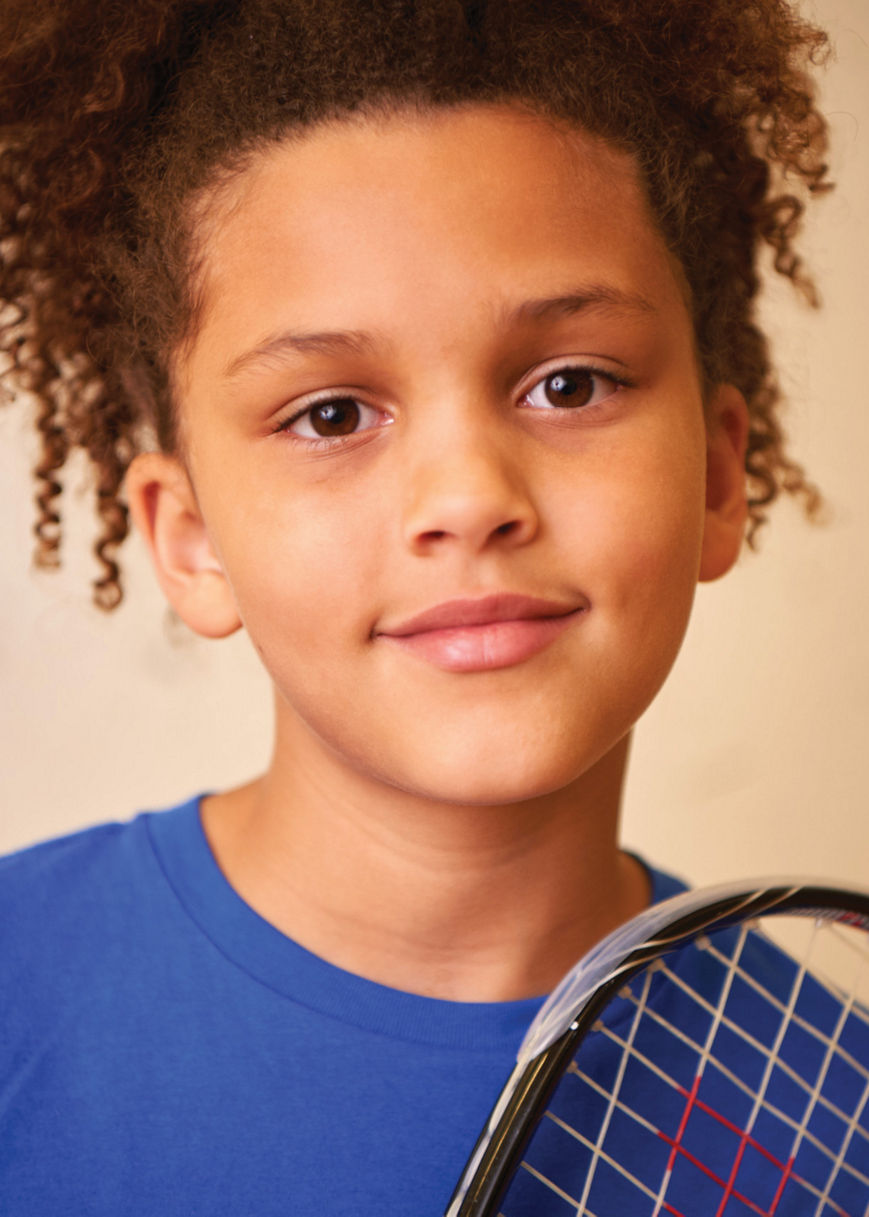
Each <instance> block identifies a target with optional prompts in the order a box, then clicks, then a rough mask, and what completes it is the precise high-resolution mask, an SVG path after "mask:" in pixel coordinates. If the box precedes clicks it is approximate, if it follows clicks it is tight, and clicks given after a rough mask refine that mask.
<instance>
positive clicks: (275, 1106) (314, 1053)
mask: <svg viewBox="0 0 869 1217" xmlns="http://www.w3.org/2000/svg"><path fill="white" fill-rule="evenodd" d="M652 878H653V887H654V891H653V898H654V899H655V900H660V899H662V898H664V897H665V896H669V895H672V894H674V893H675V892H676V891H678V890H680V885H679V884H678V883H677V882H676V881H675V880H673V879H670V878H667V877H666V876H664V875H662V874H659V873H654V872H653V875H652ZM539 1006H540V1000H538V999H530V1000H525V1001H514V1002H504V1003H457V1002H448V1001H439V1000H436V999H432V998H426V997H419V996H416V995H412V994H408V993H402V992H398V991H395V990H392V989H388V988H386V987H384V986H382V985H378V984H375V983H373V982H371V981H368V980H365V979H363V978H362V977H359V976H356V975H353V974H351V973H348V972H345V971H342V970H341V969H340V968H336V967H333V966H332V965H331V964H328V963H326V962H324V961H323V960H322V959H319V958H317V957H316V956H314V955H312V954H311V953H310V952H308V951H306V950H304V949H303V948H302V947H300V946H299V945H298V944H297V943H295V942H293V941H291V940H290V939H288V938H286V937H285V936H284V935H283V934H281V933H280V932H279V931H278V930H276V929H275V928H274V927H273V926H271V925H270V924H268V922H266V921H264V920H263V919H262V918H261V917H259V916H258V914H257V913H255V912H254V911H253V910H252V909H251V908H250V907H249V906H248V905H246V904H245V903H244V902H243V901H242V900H241V898H240V897H239V896H238V895H237V894H236V893H235V891H234V890H233V889H232V887H230V885H229V884H228V883H227V881H226V879H225V878H224V877H223V874H222V873H221V871H220V870H219V868H218V866H217V864H216V862H215V860H214V858H213V856H212V854H211V851H210V849H209V846H208V844H207V842H206V839H205V837H204V835H203V832H202V828H201V824H200V820H199V807H198V800H197V801H192V802H190V803H187V804H184V805H183V806H181V807H178V808H175V809H173V810H171V811H168V812H160V813H155V814H146V815H142V816H139V817H138V818H137V819H135V820H133V821H132V822H131V823H129V824H110V825H105V826H103V827H100V828H95V829H91V830H88V831H86V832H82V833H77V834H75V835H73V836H70V837H65V838H62V839H60V840H56V841H50V842H47V843H45V844H42V845H37V846H34V847H32V848H31V849H28V850H25V851H23V852H21V853H18V854H16V855H13V856H11V857H9V858H6V859H4V860H2V861H0V1212H2V1213H3V1214H4V1217H49V1215H50V1217H59V1215H60V1214H67V1213H75V1214H76V1217H86V1215H87V1217H120V1215H121V1214H123V1215H124V1217H140V1215H141V1217H146V1215H147V1217H155V1215H156V1214H159V1215H160V1217H171V1215H173V1214H177V1215H178V1217H182V1215H183V1217H194V1215H196V1214H203V1215H205V1214H208V1217H220V1215H221V1214H226V1217H247V1215H255V1217H278V1215H280V1217H289V1215H292V1214H311V1215H314V1214H316V1215H317V1217H367V1215H369V1214H370V1215H371V1217H375V1215H376V1217H389V1215H392V1214H394V1215H395V1217H417V1215H418V1217H437V1215H438V1214H440V1213H442V1212H443V1211H444V1209H445V1207H446V1205H447V1202H448V1200H449V1197H450V1194H451V1192H452V1189H453V1186H454V1184H455V1182H456V1180H457V1178H458V1175H459V1174H460V1172H461V1169H462V1167H463V1165H464V1162H465V1160H466V1158H467V1156H468V1154H469V1152H470V1149H471V1148H472V1146H473V1144H474V1141H475V1140H476V1137H477V1134H478V1133H479V1131H480V1128H481V1127H482V1125H483V1123H484V1120H485V1118H486V1116H487V1114H488V1112H489V1109H490V1107H491V1106H492V1104H493V1102H494V1101H495V1099H496V1098H497V1096H498V1093H499V1091H500V1089H501V1087H502V1085H503V1083H504V1082H505V1080H506V1078H507V1076H508V1074H509V1072H510V1070H511V1068H512V1065H513V1062H514V1059H515V1054H516V1050H517V1048H518V1046H519V1043H520V1041H521V1039H522V1037H523V1035H524V1033H525V1030H526V1028H527V1026H528V1024H529V1022H530V1021H531V1019H532V1018H533V1017H534V1015H535V1014H536V1012H537V1010H538V1008H539Z"/></svg>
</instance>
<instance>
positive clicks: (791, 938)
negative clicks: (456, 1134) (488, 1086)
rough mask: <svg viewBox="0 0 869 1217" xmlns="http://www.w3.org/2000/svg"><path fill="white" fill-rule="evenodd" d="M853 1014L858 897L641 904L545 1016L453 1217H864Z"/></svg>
mask: <svg viewBox="0 0 869 1217" xmlns="http://www.w3.org/2000/svg"><path fill="white" fill-rule="evenodd" d="M782 944H784V945H782ZM867 1011H869V892H854V891H846V890H841V889H837V888H834V887H831V886H827V885H821V884H817V883H807V882H802V881H796V880H794V881H791V880H788V881H781V880H775V881H758V882H757V883H755V884H752V885H749V884H746V883H742V884H737V885H734V884H730V885H727V886H724V887H715V888H707V889H705V890H702V891H694V892H687V893H685V894H683V895H679V896H675V897H673V898H672V899H670V900H666V901H663V902H662V903H660V904H657V905H653V906H652V907H651V908H649V909H647V910H646V911H645V912H643V913H641V914H640V915H639V916H638V917H635V918H634V919H633V920H632V921H629V922H628V923H627V924H626V925H624V926H622V927H620V928H619V929H618V930H616V931H614V933H612V934H610V935H609V936H608V937H607V938H605V939H604V940H603V941H602V942H601V943H599V944H598V946H596V947H595V948H594V949H593V950H592V951H591V952H590V953H589V954H588V955H586V957H585V958H584V959H583V960H581V961H580V963H579V964H577V965H576V967H575V968H574V969H573V970H572V971H571V972H569V973H568V975H567V976H566V977H565V978H564V980H563V981H562V982H561V984H560V985H559V986H558V987H557V988H556V989H555V991H554V992H553V993H552V995H551V996H550V998H549V999H548V1000H547V1002H546V1003H545V1005H544V1006H543V1008H542V1009H541V1011H540V1013H539V1015H538V1016H537V1018H536V1019H535V1020H534V1022H533V1023H532V1025H531V1027H530V1028H529V1031H528V1034H527V1035H526V1037H525V1040H524V1042H523V1044H522V1047H521V1048H520V1051H519V1055H518V1059H517V1063H516V1067H515V1069H514V1071H513V1073H512V1075H511V1077H510V1079H509V1080H508V1082H507V1085H506V1086H505V1088H504V1090H503V1092H502V1094H501V1097H500V1099H499V1100H498V1102H497V1104H496V1106H495V1108H494V1109H493V1111H492V1114H491V1116H490V1118H489V1120H488V1122H487V1124H486V1127H485V1128H484V1130H483V1132H482V1133H481V1135H480V1138H479V1140H478V1142H477V1145H476V1147H475V1149H474V1151H473V1153H472V1155H471V1158H470V1160H469V1162H468V1164H467V1166H466V1168H465V1172H464V1174H463V1175H462V1178H461V1180H460V1182H459V1184H458V1186H457V1188H456V1191H455V1193H454V1195H453V1199H452V1201H451V1203H450V1206H449V1208H448V1210H447V1217H496V1215H503V1217H571V1215H573V1217H658V1215H659V1214H668V1215H671V1217H750V1215H756V1217H757V1215H759V1217H869V1012H867Z"/></svg>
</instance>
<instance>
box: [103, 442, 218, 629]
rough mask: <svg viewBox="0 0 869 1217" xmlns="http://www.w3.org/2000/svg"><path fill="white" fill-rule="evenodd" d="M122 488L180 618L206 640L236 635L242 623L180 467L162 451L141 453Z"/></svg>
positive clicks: (162, 583) (187, 480) (194, 496)
mask: <svg viewBox="0 0 869 1217" xmlns="http://www.w3.org/2000/svg"><path fill="white" fill-rule="evenodd" d="M126 490H127V498H128V501H129V504H130V512H131V514H132V516H133V519H134V520H135V523H136V526H137V528H138V529H139V531H140V532H141V534H142V536H143V537H144V538H145V544H146V545H147V547H148V550H149V552H150V554H151V560H152V562H153V563H154V569H155V571H156V573H157V579H158V581H159V583H160V586H161V587H162V589H163V592H164V594H165V596H166V599H167V600H168V601H169V603H170V604H171V605H172V607H173V608H174V610H175V612H176V613H177V614H178V616H179V617H180V618H181V619H182V621H185V622H186V623H187V625H189V626H190V628H191V629H192V630H195V631H196V633H197V634H202V635H204V636H205V637H206V638H225V637H226V635H227V634H232V633H234V632H235V630H237V629H238V628H239V627H240V625H241V619H240V617H239V615H238V609H237V608H236V605H235V599H234V597H233V594H232V589H231V588H230V586H229V583H228V582H227V579H226V576H225V575H224V573H223V568H222V567H221V564H220V560H219V558H218V557H217V554H216V553H215V550H214V547H213V546H212V544H211V541H210V539H209V536H208V532H207V530H206V527H205V521H204V520H203V519H202V514H201V512H200V510H199V504H198V503H197V501H196V495H195V493H194V491H193V486H192V484H191V482H190V478H189V476H188V474H187V471H186V470H185V468H184V466H183V465H182V463H181V462H180V461H179V460H178V459H177V458H175V457H173V456H167V455H166V454H165V453H162V452H146V453H143V454H142V455H140V456H137V457H136V459H135V460H134V461H133V463H132V464H131V465H130V468H129V470H128V472H127V482H126Z"/></svg>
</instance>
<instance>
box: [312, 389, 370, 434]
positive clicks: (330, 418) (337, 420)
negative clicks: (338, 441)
mask: <svg viewBox="0 0 869 1217" xmlns="http://www.w3.org/2000/svg"><path fill="white" fill-rule="evenodd" d="M311 426H312V427H313V428H314V430H315V431H316V432H317V434H318V435H322V436H325V437H327V438H328V437H329V436H332V435H350V434H351V433H352V432H353V431H355V430H356V428H357V427H358V426H359V407H358V405H357V404H356V402H355V401H353V400H352V399H351V398H349V397H343V398H341V399H340V400H339V401H324V402H323V404H322V405H320V406H316V407H315V408H314V409H313V410H312V411H311Z"/></svg>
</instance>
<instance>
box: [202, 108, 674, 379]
mask: <svg viewBox="0 0 869 1217" xmlns="http://www.w3.org/2000/svg"><path fill="white" fill-rule="evenodd" d="M202 233H203V234H204V235H203V238H202V240H201V253H202V297H201V298H202V301H203V309H202V314H201V317H200V325H199V330H198V336H197V339H196V341H195V343H194V344H193V351H192V355H191V358H190V360H189V366H188V369H187V370H188V372H189V373H190V374H191V375H192V374H195V366H196V364H197V362H198V361H199V359H201V358H202V357H203V356H205V357H208V358H209V359H210V360H214V359H217V358H222V357H223V356H224V355H225V356H226V357H227V358H228V359H231V358H233V354H234V355H235V356H237V355H239V354H241V353H243V350H244V348H245V344H255V343H262V342H263V341H264V340H265V339H267V337H268V333H269V331H270V329H272V328H274V329H279V328H281V327H285V326H295V327H299V328H302V329H311V328H312V327H315V328H320V327H323V328H328V329H333V328H339V329H357V328H359V327H362V328H364V329H365V330H366V331H368V330H371V329H375V330H377V331H378V332H382V333H383V334H384V335H385V334H388V333H391V334H393V335H394V336H395V337H396V338H397V339H398V340H400V338H401V335H402V332H403V331H407V336H408V337H410V336H411V335H412V334H413V333H414V330H415V329H416V330H417V331H418V330H419V329H420V328H421V329H423V330H425V332H426V333H427V334H428V335H431V334H432V332H433V331H437V332H439V333H441V332H445V331H442V327H441V325H440V323H441V322H443V323H444V327H445V326H446V325H447V323H448V321H449V317H448V316H447V315H446V314H447V313H448V312H449V310H450V308H452V310H453V312H454V315H455V318H456V333H457V335H458V334H459V333H463V332H464V330H463V328H462V327H465V326H466V325H467V323H468V322H469V320H470V319H471V317H472V316H478V317H479V319H480V320H481V321H482V319H483V318H484V317H485V318H488V319H489V320H490V321H491V323H492V324H495V323H496V322H497V318H498V316H499V315H503V314H504V313H506V312H509V311H510V310H511V309H513V308H514V306H515V305H516V304H517V303H520V302H521V300H522V299H534V298H536V297H542V296H551V295H553V294H558V292H559V291H560V290H561V289H568V288H571V287H572V286H573V285H574V284H581V283H587V284H592V285H595V286H597V287H603V288H604V289H605V292H606V291H609V292H611V293H612V294H613V296H618V295H620V294H623V295H625V296H626V297H628V296H631V297H636V298H640V297H641V298H643V299H646V300H651V301H652V302H653V304H654V305H655V307H660V308H664V309H665V310H666V309H677V310H678V309H682V311H684V293H683V289H682V283H681V275H680V271H679V268H678V265H677V264H676V263H675V261H674V259H673V258H672V257H671V255H670V254H669V252H668V251H667V249H666V247H665V245H664V242H663V239H662V238H661V236H660V234H659V232H658V230H657V228H656V226H655V224H654V221H653V219H652V217H651V213H650V210H649V207H648V203H647V200H646V196H645V191H644V188H643V184H642V182H641V180H640V175H639V173H638V170H637V167H636V165H635V162H634V160H633V158H631V157H630V156H629V155H628V154H626V153H624V152H622V151H620V150H619V149H617V148H615V147H613V146H611V145H610V144H608V143H606V142H605V141H604V140H602V139H599V138H597V137H595V136H592V135H590V134H589V133H587V132H584V131H582V130H577V129H575V128H566V127H564V126H559V125H556V124H554V123H552V122H550V121H548V120H547V119H545V118H542V117H540V116H537V115H533V114H530V113H527V112H523V111H521V110H519V109H516V108H513V107H468V108H466V109H458V110H442V111H435V112H433V113H426V114H416V113H414V114H398V115H393V116H390V117H367V118H355V119H350V120H342V121H340V122H338V121H336V122H333V123H331V124H328V125H325V126H323V127H320V128H317V129H315V130H314V131H312V132H310V133H308V134H306V135H304V136H301V137H298V136H297V137H294V138H292V139H289V140H287V141H284V142H282V143H278V144H275V145H273V146H270V147H269V148H267V149H265V150H264V151H262V152H260V153H258V154H257V155H256V156H255V157H254V158H253V159H252V161H251V162H250V163H249V165H248V166H247V168H246V169H245V170H244V171H243V172H242V173H240V174H238V175H237V176H236V177H235V178H234V179H233V180H232V181H231V182H230V183H229V185H228V186H227V187H225V188H224V189H223V190H222V191H221V192H220V194H219V196H216V197H215V200H214V202H213V205H212V206H211V208H210V210H209V212H208V215H207V218H206V219H205V220H204V222H203V227H202ZM277 314H280V315H277ZM415 336H416V337H417V338H418V337H419V333H418V332H417V333H416V335H415Z"/></svg>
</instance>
